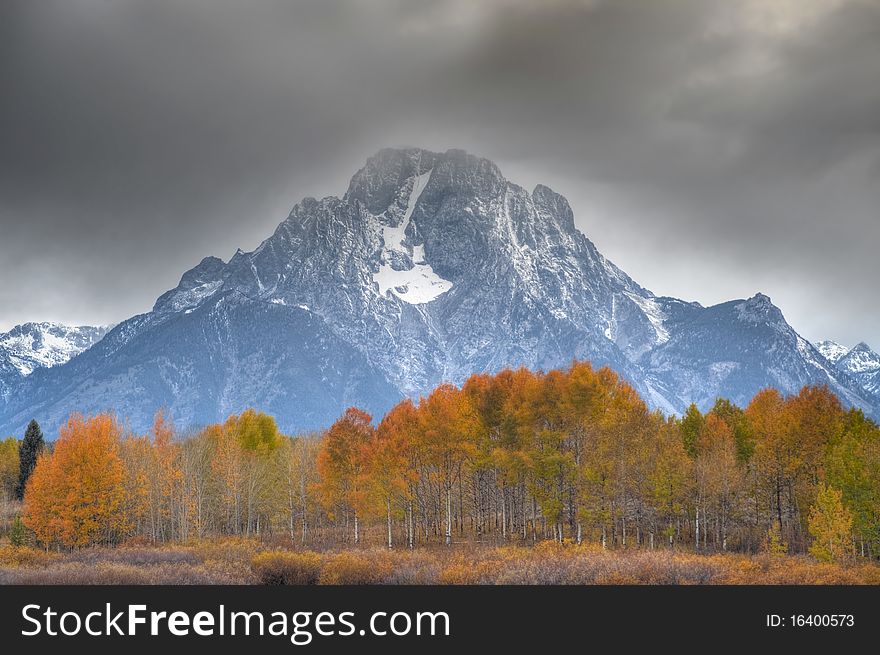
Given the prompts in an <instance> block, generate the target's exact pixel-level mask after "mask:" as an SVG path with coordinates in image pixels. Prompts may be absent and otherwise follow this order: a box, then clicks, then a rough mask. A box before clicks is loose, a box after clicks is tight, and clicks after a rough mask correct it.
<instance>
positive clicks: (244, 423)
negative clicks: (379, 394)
mask: <svg viewBox="0 0 880 655" xmlns="http://www.w3.org/2000/svg"><path fill="white" fill-rule="evenodd" d="M3 452H5V451H3ZM22 516H23V521H24V524H25V525H26V526H27V527H28V528H29V529H30V530H32V531H33V535H34V537H35V539H36V540H37V541H39V542H40V543H41V544H43V545H45V546H47V547H59V548H75V547H82V546H87V545H92V544H108V545H112V544H116V543H119V542H121V541H124V540H126V539H131V538H132V537H138V538H142V539H147V540H149V541H151V542H156V543H162V542H169V541H189V540H192V539H199V538H205V537H210V536H214V535H254V536H260V537H269V536H277V535H279V534H281V535H285V536H286V537H289V538H290V539H294V540H296V541H298V542H300V543H303V544H324V543H334V544H357V543H359V542H361V541H363V540H364V539H365V536H369V538H370V539H372V540H374V541H375V540H377V539H381V540H382V541H383V542H384V543H386V544H387V545H388V547H395V546H401V547H409V548H415V547H417V546H420V545H425V544H435V543H446V544H449V543H452V542H458V541H468V542H474V543H476V542H491V543H503V542H508V541H509V542H513V541H516V542H520V543H522V542H525V543H530V542H537V541H540V540H548V539H553V540H556V541H562V540H571V541H576V542H582V541H591V542H595V543H599V544H602V546H604V547H606V548H650V549H656V548H687V549H692V550H696V551H699V552H718V551H726V550H736V551H741V552H755V551H757V550H760V549H769V550H776V551H788V552H794V553H803V552H807V551H810V552H812V553H813V554H814V555H816V556H818V557H820V558H822V559H839V558H841V557H848V556H852V555H859V556H865V557H876V556H878V554H880V429H878V426H877V425H876V424H875V423H874V422H872V421H871V420H870V419H868V418H866V417H865V415H864V414H863V413H862V412H861V411H859V410H856V409H844V408H843V407H842V405H841V403H840V401H839V400H838V399H837V397H836V396H835V395H834V394H833V393H832V392H831V391H829V389H828V388H827V387H823V386H807V387H804V388H803V389H802V390H801V391H800V392H799V393H798V394H796V395H792V396H788V397H785V396H783V395H782V394H780V393H779V392H778V391H776V390H774V389H765V390H762V391H761V392H759V393H758V394H757V395H756V396H755V397H754V398H753V399H752V401H751V402H750V403H749V404H748V406H747V407H745V408H740V407H737V406H736V405H735V404H734V403H731V402H730V401H728V400H725V399H719V400H718V401H717V402H716V403H715V405H714V406H713V407H712V409H711V410H710V411H709V412H707V413H705V414H703V413H701V412H700V411H699V410H698V409H697V408H696V407H695V406H691V407H690V408H689V409H688V410H687V412H685V414H684V415H683V416H682V417H667V416H664V415H663V414H662V413H660V412H659V411H651V410H649V408H648V407H647V406H646V404H645V403H644V402H643V401H642V399H641V398H640V397H639V395H638V394H637V393H636V391H635V390H634V389H633V388H632V387H631V386H630V385H629V384H627V383H626V382H624V381H623V380H622V379H621V378H619V377H618V376H617V375H616V374H615V373H614V372H612V371H611V370H610V369H607V368H602V369H598V370H597V369H594V368H593V367H592V366H591V365H590V364H588V363H584V362H575V363H573V364H572V366H571V367H570V368H568V369H566V370H554V371H550V372H547V373H542V372H538V373H536V372H532V371H529V370H526V369H519V370H504V371H501V372H500V373H498V374H495V375H489V374H478V375H473V376H471V377H470V378H469V379H468V380H467V381H466V382H465V383H464V384H463V385H462V386H461V387H456V386H453V385H450V384H443V385H440V386H438V387H437V388H436V389H434V390H433V391H432V392H431V393H430V394H428V395H427V396H426V397H424V398H421V399H419V401H418V402H412V401H409V400H404V401H402V402H400V403H398V404H397V405H396V406H395V407H394V408H392V409H391V410H390V411H389V412H388V413H387V414H386V415H385V416H384V417H383V418H382V419H381V420H379V421H378V423H376V422H374V420H373V418H372V417H371V416H370V415H369V414H367V413H366V412H364V411H362V410H360V409H357V408H350V409H348V410H347V411H346V412H345V413H344V415H343V416H342V417H340V418H339V420H337V421H336V422H335V423H334V424H333V425H332V426H331V427H330V428H329V429H328V430H326V431H324V432H322V433H317V434H311V435H300V436H295V437H289V436H286V435H283V434H281V433H280V432H279V430H278V428H277V426H276V424H275V421H274V420H273V419H272V418H271V417H270V416H267V415H265V414H262V413H259V412H257V411H255V410H247V411H245V412H243V413H242V414H241V415H237V416H232V417H230V418H229V419H227V420H226V421H225V422H224V423H221V424H214V425H209V426H207V427H205V428H204V429H201V430H198V431H195V432H193V433H190V434H186V435H178V434H175V431H174V428H173V426H172V425H171V423H170V422H169V421H168V420H167V418H166V417H165V416H164V415H163V414H162V413H159V414H157V416H156V420H155V422H154V425H153V428H152V430H151V431H150V434H147V435H132V434H127V433H126V432H125V430H124V429H123V427H122V426H121V425H120V424H119V423H118V421H116V419H115V418H114V417H112V416H110V415H99V416H95V417H90V418H86V417H82V416H73V417H71V419H70V420H69V421H68V423H67V424H66V425H65V426H64V427H63V428H62V429H61V431H60V434H59V438H58V440H57V441H56V442H55V446H54V449H53V452H51V453H49V452H48V451H45V452H43V453H42V454H40V455H39V456H38V459H37V462H36V466H35V468H34V470H33V473H32V474H31V475H30V476H29V479H28V481H27V484H26V489H25V493H24V504H23V508H22Z"/></svg>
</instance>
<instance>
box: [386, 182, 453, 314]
mask: <svg viewBox="0 0 880 655" xmlns="http://www.w3.org/2000/svg"><path fill="white" fill-rule="evenodd" d="M432 171H433V169H432V170H429V171H427V172H425V173H422V174H421V175H416V176H415V177H413V178H412V189H411V191H410V194H409V199H408V200H407V203H406V210H405V211H404V214H403V218H402V219H401V221H400V223H399V224H398V225H396V226H394V225H383V226H381V228H380V237H381V239H382V243H383V250H382V264H381V265H380V266H379V270H378V272H376V273H374V274H373V281H374V282H375V283H376V284H378V285H379V294H380V295H383V296H384V295H385V294H386V293H388V292H389V291H390V292H391V293H393V294H394V295H395V296H397V297H398V298H400V299H401V300H403V301H404V302H408V303H410V304H411V305H420V304H424V303H428V302H431V301H432V300H436V299H437V298H439V297H440V296H442V295H443V294H444V293H446V292H447V291H449V290H450V289H451V288H452V282H450V281H449V280H444V279H443V278H442V277H440V276H439V275H437V273H435V272H434V269H433V268H432V267H431V265H430V264H429V263H428V262H427V261H425V246H424V245H418V246H408V245H407V243H406V240H407V237H406V231H407V229H409V226H410V223H411V221H412V214H413V211H414V210H415V208H416V203H417V202H418V201H419V198H420V197H421V195H422V192H423V191H424V190H425V187H426V186H428V181H429V180H430V179H431V173H432Z"/></svg>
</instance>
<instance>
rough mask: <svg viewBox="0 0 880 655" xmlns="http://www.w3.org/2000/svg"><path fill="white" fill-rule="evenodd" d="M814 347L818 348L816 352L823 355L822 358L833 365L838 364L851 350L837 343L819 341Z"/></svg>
mask: <svg viewBox="0 0 880 655" xmlns="http://www.w3.org/2000/svg"><path fill="white" fill-rule="evenodd" d="M814 345H815V346H816V350H818V351H819V352H820V353H822V356H823V357H825V359H827V360H828V361H829V362H831V363H832V364H837V362H839V361H840V359H841V358H842V357H843V356H844V355H846V354H847V353H848V352H849V348H847V347H846V346H844V345H841V344H839V343H837V342H836V341H831V340H826V341H818V342H816V343H815V344H814Z"/></svg>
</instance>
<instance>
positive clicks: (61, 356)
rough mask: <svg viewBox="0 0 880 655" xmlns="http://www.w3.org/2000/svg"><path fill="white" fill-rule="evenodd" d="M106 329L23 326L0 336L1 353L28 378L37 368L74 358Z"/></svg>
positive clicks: (47, 324)
mask: <svg viewBox="0 0 880 655" xmlns="http://www.w3.org/2000/svg"><path fill="white" fill-rule="evenodd" d="M108 330H109V326H69V325H64V324H62V323H50V322H43V323H26V324H24V325H19V326H16V327H15V328H13V329H12V330H10V331H9V332H6V333H3V334H0V350H3V351H5V352H6V354H7V356H8V359H9V362H10V363H11V364H12V365H13V366H14V367H15V368H16V370H18V372H19V373H21V375H22V376H25V377H27V376H28V375H30V374H31V373H33V372H34V371H35V370H36V369H38V368H52V367H53V366H58V365H60V364H64V363H66V362H67V361H69V360H71V359H73V358H74V357H76V356H77V355H79V354H80V353H81V352H83V351H84V350H86V349H88V348H90V347H91V346H93V345H94V344H95V343H97V342H98V341H99V340H100V339H101V338H102V337H103V336H104V334H106V332H107V331H108Z"/></svg>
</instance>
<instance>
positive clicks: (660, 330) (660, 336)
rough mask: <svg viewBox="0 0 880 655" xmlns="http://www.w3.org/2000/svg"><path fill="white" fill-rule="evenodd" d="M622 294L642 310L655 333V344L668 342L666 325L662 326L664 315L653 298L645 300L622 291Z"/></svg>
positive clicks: (643, 297) (642, 297)
mask: <svg viewBox="0 0 880 655" xmlns="http://www.w3.org/2000/svg"><path fill="white" fill-rule="evenodd" d="M624 293H625V294H626V296H627V297H628V298H629V299H630V300H632V301H633V302H634V303H635V304H636V305H638V306H639V309H641V310H642V313H643V314H644V315H645V318H647V319H648V321H649V322H650V323H651V327H653V328H654V332H656V333H657V343H658V344H661V343H666V342H667V341H669V330H667V329H666V325H665V324H664V321H666V314H664V313H663V310H662V309H661V308H660V305H659V304H658V303H657V301H656V300H654V299H653V298H646V297H645V296H640V295H638V294H636V293H632V292H629V291H624Z"/></svg>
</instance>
